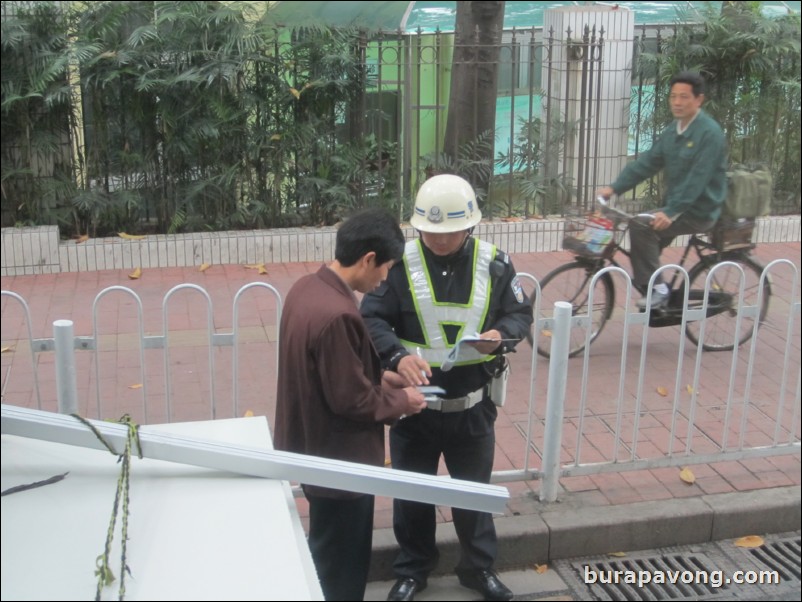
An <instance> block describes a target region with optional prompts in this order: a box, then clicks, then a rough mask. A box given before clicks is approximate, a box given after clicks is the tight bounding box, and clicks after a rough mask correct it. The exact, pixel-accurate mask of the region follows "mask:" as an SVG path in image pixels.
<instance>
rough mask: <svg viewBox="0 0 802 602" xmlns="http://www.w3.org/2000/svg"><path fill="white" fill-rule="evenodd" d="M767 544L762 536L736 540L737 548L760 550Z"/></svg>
mask: <svg viewBox="0 0 802 602" xmlns="http://www.w3.org/2000/svg"><path fill="white" fill-rule="evenodd" d="M764 543H765V542H764V541H763V538H762V537H760V535H746V536H745V537H741V538H739V539H736V540H735V547H736V548H759V547H760V546H762V545H763V544H764Z"/></svg>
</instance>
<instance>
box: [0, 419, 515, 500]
mask: <svg viewBox="0 0 802 602" xmlns="http://www.w3.org/2000/svg"><path fill="white" fill-rule="evenodd" d="M246 420H250V419H246ZM88 422H90V423H91V424H92V425H93V426H94V427H95V428H96V429H97V430H98V432H100V433H101V435H103V438H104V439H105V440H106V441H107V442H108V443H109V445H111V446H112V447H113V448H114V449H115V450H122V449H124V446H125V441H126V438H127V436H128V428H127V427H126V426H124V425H122V424H118V423H113V422H104V421H99V420H89V421H88ZM2 433H3V434H4V435H17V436H20V437H30V438H33V439H40V440H44V441H52V442H55V443H62V444H65V445H75V446H78V447H86V448H89V449H97V450H101V451H104V452H105V453H109V452H108V450H107V449H106V448H105V446H104V445H103V443H101V442H100V441H99V440H98V439H97V437H95V434H94V433H93V432H92V431H90V430H89V429H88V428H87V427H86V426H85V425H84V424H82V423H81V422H80V421H78V420H76V419H75V418H73V417H72V416H66V415H62V414H55V413H52V412H44V411H41V410H34V409H30V408H21V407H16V406H9V405H5V404H3V405H2ZM139 439H140V442H141V445H142V455H143V457H145V458H150V459H154V460H165V461H167V462H177V463H181V464H188V465H191V466H200V467H204V468H212V469H215V470H222V471H226V472H233V473H237V474H243V475H249V476H254V477H262V478H269V479H280V480H285V481H297V482H300V483H306V484H309V485H318V486H320V487H331V488H333V489H344V490H348V491H356V492H359V493H368V494H373V495H382V496H387V497H393V498H399V499H405V500H413V501H416V502H425V503H429V504H439V505H444V506H454V507H457V508H466V509H469V510H479V511H482V512H492V513H496V514H501V513H503V512H504V510H505V507H506V504H507V501H508V499H509V492H508V491H507V489H506V488H505V487H499V486H497V485H485V484H482V483H473V482H471V481H462V480H458V479H452V478H449V477H436V476H430V475H422V474H419V473H415V472H408V471H404V470H395V469H390V468H379V467H375V466H368V465H366V464H357V463H353V462H342V461H339V460H330V459H328V458H319V457H315V456H306V455H303V454H295V453H290V452H281V451H266V450H263V449H257V448H252V447H242V446H235V445H227V444H223V443H218V442H213V441H207V440H204V439H196V438H191V437H181V436H177V435H168V434H166V433H157V432H154V431H152V430H150V429H149V428H148V426H147V425H143V426H141V427H140V428H139ZM134 470H136V466H135V465H134Z"/></svg>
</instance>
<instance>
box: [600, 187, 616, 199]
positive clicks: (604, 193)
mask: <svg viewBox="0 0 802 602" xmlns="http://www.w3.org/2000/svg"><path fill="white" fill-rule="evenodd" d="M614 194H615V190H613V189H612V188H610V187H609V186H602V187H601V188H599V189H598V190H597V191H596V196H597V197H602V198H603V199H609V198H610V197H611V196H613V195H614Z"/></svg>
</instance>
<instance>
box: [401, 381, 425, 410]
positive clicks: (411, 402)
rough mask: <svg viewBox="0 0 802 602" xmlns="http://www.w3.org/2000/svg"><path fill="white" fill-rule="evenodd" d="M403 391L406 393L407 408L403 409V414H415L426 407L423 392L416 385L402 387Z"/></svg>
mask: <svg viewBox="0 0 802 602" xmlns="http://www.w3.org/2000/svg"><path fill="white" fill-rule="evenodd" d="M404 392H405V393H406V394H407V408H406V410H404V415H405V416H410V415H412V414H417V413H418V412H420V411H421V410H422V409H423V408H425V407H426V400H425V399H424V397H423V393H421V392H420V391H419V390H418V389H417V387H407V388H405V389H404Z"/></svg>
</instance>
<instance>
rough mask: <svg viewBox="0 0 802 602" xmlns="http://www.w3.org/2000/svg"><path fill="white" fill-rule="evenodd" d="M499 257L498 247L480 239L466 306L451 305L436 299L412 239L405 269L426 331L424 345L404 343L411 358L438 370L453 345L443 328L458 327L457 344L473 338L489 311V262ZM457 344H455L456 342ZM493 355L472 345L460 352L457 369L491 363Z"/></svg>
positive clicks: (419, 250) (418, 246)
mask: <svg viewBox="0 0 802 602" xmlns="http://www.w3.org/2000/svg"><path fill="white" fill-rule="evenodd" d="M495 256H496V247H495V245H492V244H490V243H487V242H484V241H481V240H477V241H476V244H475V245H474V247H473V278H472V280H473V284H472V285H471V294H470V296H469V297H468V302H467V303H450V302H445V301H438V300H437V299H435V298H434V292H433V287H432V281H431V276H430V275H429V271H428V269H427V267H426V261H425V259H424V258H423V248H422V246H421V242H420V240H413V241H410V242H408V243H407V244H406V246H405V247H404V267H405V268H406V274H407V280H408V281H409V285H410V290H411V292H412V302H413V303H414V304H415V312H416V313H417V315H418V322H419V323H420V325H421V330H422V331H423V337H424V339H425V343H424V344H422V345H421V344H420V343H413V342H411V341H404V340H402V341H401V343H402V344H403V345H404V347H405V348H406V349H407V351H408V352H409V353H410V354H412V355H420V356H421V357H422V358H423V359H425V360H426V361H427V362H429V365H430V366H432V367H439V366H440V365H442V363H443V362H444V361H445V360H446V357H447V356H448V353H449V351H450V350H451V348H452V347H453V346H454V345H452V344H450V343H449V342H448V340H447V338H446V334H445V329H444V328H443V326H446V325H450V326H458V327H459V330H458V332H457V337H456V341H459V340H460V339H461V338H462V337H464V336H473V335H474V334H476V333H478V332H479V329H480V328H481V327H482V324H484V323H485V319H486V318H487V312H488V309H489V308H490V292H491V290H492V281H491V279H490V262H491V261H493V259H494V258H495ZM456 341H455V342H456ZM493 358H494V356H492V355H484V354H482V353H479V352H478V351H476V350H475V349H474V348H473V347H472V346H470V345H464V346H463V347H462V348H461V349H460V351H459V358H458V360H457V361H456V362H454V365H455V366H464V365H468V364H478V363H481V362H487V361H491V360H492V359H493Z"/></svg>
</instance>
